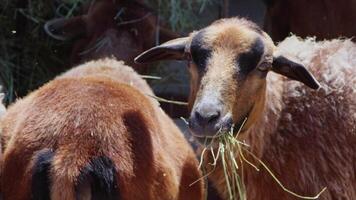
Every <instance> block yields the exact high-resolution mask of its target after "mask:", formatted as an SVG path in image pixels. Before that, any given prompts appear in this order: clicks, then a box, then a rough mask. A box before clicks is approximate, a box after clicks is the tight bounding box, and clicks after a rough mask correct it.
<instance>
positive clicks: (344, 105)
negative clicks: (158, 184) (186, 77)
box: [136, 18, 356, 200]
mask: <svg viewBox="0 0 356 200" xmlns="http://www.w3.org/2000/svg"><path fill="white" fill-rule="evenodd" d="M294 38H295V37H294ZM287 55H289V56H294V57H298V58H300V59H302V60H303V61H302V62H303V64H305V65H306V66H308V69H307V68H305V67H304V65H303V64H301V63H298V62H296V61H292V60H291V59H290V58H287V57H286V56H287ZM355 58H356V45H355V44H354V43H352V42H351V41H350V40H345V41H342V40H335V41H331V42H323V43H316V42H313V41H312V40H307V41H305V42H303V41H300V40H298V39H294V42H290V41H285V42H283V43H282V44H280V45H279V46H278V47H275V46H274V44H273V42H272V40H271V39H270V37H269V36H268V35H267V34H266V33H264V32H263V31H262V30H260V29H259V28H258V27H257V26H256V25H255V24H253V23H252V22H249V21H247V20H244V19H239V18H231V19H222V20H219V21H217V22H215V23H213V24H212V25H210V26H208V27H207V28H204V29H202V30H199V31H197V32H193V33H192V34H190V36H189V37H186V38H180V39H176V40H173V41H170V42H167V43H165V44H162V45H160V46H158V47H154V48H152V49H150V50H148V51H146V52H144V53H143V54H142V55H140V56H139V57H137V58H136V61H137V62H152V61H157V60H162V59H188V60H190V59H192V62H190V68H189V69H190V72H191V98H190V103H191V108H192V112H191V117H190V120H189V125H190V129H191V132H192V134H193V135H195V136H196V137H197V138H200V139H202V140H204V139H205V138H208V139H211V138H212V137H216V135H217V134H223V131H224V130H225V131H228V130H230V128H231V127H233V126H234V128H235V129H234V130H235V134H236V130H239V128H240V126H241V125H242V121H243V120H244V119H246V118H247V121H246V123H245V125H244V126H243V127H242V131H241V132H240V134H239V136H238V139H239V140H241V141H245V142H246V143H247V144H249V145H250V151H252V152H253V153H254V154H255V155H256V156H257V157H258V158H259V159H261V160H262V161H264V162H265V163H267V165H268V167H269V168H270V169H272V171H273V172H274V173H275V174H276V175H277V177H278V178H279V180H280V181H281V182H282V183H283V184H284V185H285V187H287V188H289V189H291V190H292V191H294V192H296V193H298V194H301V195H309V196H310V195H315V194H317V193H318V192H319V191H320V190H321V189H323V188H324V187H327V190H326V191H325V192H324V193H323V194H322V195H321V197H320V199H327V200H331V199H349V200H351V199H356V189H355V188H356V170H355V169H356V153H355V152H356V145H355V144H356V114H355V113H356V89H355V85H356V79H355V77H356V59H355ZM308 70H310V71H311V72H313V74H315V76H316V79H317V80H320V82H321V86H322V87H321V88H320V89H319V90H317V91H313V90H310V89H307V88H305V86H303V85H302V84H300V82H302V83H304V84H305V85H306V86H308V87H310V88H313V89H318V88H319V86H320V85H319V83H318V81H316V79H315V78H314V77H313V75H312V74H311V73H310V72H309V71H308ZM270 71H272V72H275V73H272V72H271V73H268V72H270ZM267 74H268V76H267ZM277 74H280V75H283V76H285V77H288V78H290V79H293V80H296V81H290V80H288V79H285V78H284V77H282V76H279V75H277ZM297 81H298V82H297ZM220 130H222V132H220ZM235 155H238V154H235ZM250 159H252V158H250ZM252 160H253V159H252ZM256 165H257V166H258V167H259V168H260V169H261V171H260V172H256V171H255V169H253V168H252V167H250V166H247V167H245V184H246V190H247V199H253V200H266V199H270V200H272V199H273V200H274V199H283V200H285V199H295V197H294V196H292V195H291V194H289V193H287V192H285V191H283V190H282V188H281V187H279V186H278V184H277V183H276V182H275V181H274V180H273V178H272V177H271V176H270V175H269V174H268V173H267V171H266V170H264V169H263V167H262V166H261V165H259V163H256ZM210 180H211V182H212V183H213V184H214V186H215V187H216V189H217V190H218V192H219V194H220V196H221V197H222V198H223V199H227V198H228V191H227V186H226V183H225V177H224V172H223V168H222V166H221V165H219V164H218V166H217V168H216V170H215V172H214V173H212V174H211V175H210Z"/></svg>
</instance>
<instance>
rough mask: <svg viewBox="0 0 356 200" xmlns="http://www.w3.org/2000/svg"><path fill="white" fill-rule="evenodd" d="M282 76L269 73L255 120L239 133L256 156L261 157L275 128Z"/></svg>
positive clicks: (278, 111) (279, 110)
mask: <svg viewBox="0 0 356 200" xmlns="http://www.w3.org/2000/svg"><path fill="white" fill-rule="evenodd" d="M282 93H283V84H282V78H281V77H280V76H278V75H276V74H273V73H271V74H269V76H268V77H267V86H266V92H265V98H264V100H263V101H264V102H263V108H262V109H261V114H260V116H259V117H258V119H256V122H255V123H254V124H253V125H252V126H251V127H250V128H249V130H247V131H246V132H245V133H242V134H241V138H239V139H240V140H244V141H245V143H246V144H248V145H250V147H249V150H250V151H251V152H253V154H255V155H256V156H257V157H259V158H260V157H261V156H262V155H263V152H264V148H265V146H266V145H269V143H270V139H271V137H272V135H273V133H274V132H275V131H276V129H277V125H278V121H279V117H280V113H281V110H282V108H283V103H282Z"/></svg>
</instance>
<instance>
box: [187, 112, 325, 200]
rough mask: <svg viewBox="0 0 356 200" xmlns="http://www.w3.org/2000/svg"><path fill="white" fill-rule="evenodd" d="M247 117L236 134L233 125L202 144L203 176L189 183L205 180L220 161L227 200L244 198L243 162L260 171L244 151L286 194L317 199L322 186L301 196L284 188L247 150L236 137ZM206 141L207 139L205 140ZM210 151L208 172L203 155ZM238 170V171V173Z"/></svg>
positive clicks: (245, 145)
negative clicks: (313, 193)
mask: <svg viewBox="0 0 356 200" xmlns="http://www.w3.org/2000/svg"><path fill="white" fill-rule="evenodd" d="M246 121H247V118H245V120H244V121H243V123H242V125H241V126H240V128H239V130H238V131H237V134H236V135H235V136H234V134H233V133H234V127H232V128H231V130H230V132H228V133H218V134H217V136H216V137H214V138H213V139H212V140H211V141H210V143H209V144H206V143H205V144H204V146H205V148H204V149H203V151H202V153H201V156H200V163H199V169H201V170H202V171H203V174H204V175H203V176H202V177H201V178H199V179H198V180H196V181H195V182H193V183H191V184H190V185H193V184H195V183H196V182H198V181H202V180H205V179H206V178H207V177H208V176H209V175H210V174H212V173H213V172H214V170H215V169H216V166H217V164H218V162H221V164H222V167H223V170H224V177H225V182H226V187H227V191H228V194H229V198H228V199H229V200H235V199H240V200H246V199H247V194H246V187H245V184H244V163H246V164H248V165H250V166H251V167H253V168H254V169H255V170H256V171H260V169H259V168H258V167H257V166H256V165H255V164H253V163H252V162H251V161H249V160H248V159H247V158H246V157H245V153H246V154H248V155H250V156H251V158H253V159H254V160H255V161H256V162H257V163H258V164H259V166H262V167H263V168H264V169H265V170H266V171H267V172H268V174H269V175H270V176H271V177H272V178H273V180H274V181H275V182H276V183H277V184H278V185H279V186H280V187H281V188H282V189H283V190H284V191H285V192H287V193H288V194H290V195H292V196H294V197H297V198H300V199H318V198H319V196H320V195H321V194H322V193H323V192H324V191H325V190H326V187H324V188H323V189H322V190H321V191H320V192H319V193H318V194H317V195H315V196H303V195H299V194H297V193H295V192H293V191H291V190H289V189H288V188H286V187H285V186H284V185H283V184H282V183H281V181H280V180H279V179H278V178H277V177H276V175H275V174H274V173H273V172H272V170H271V169H269V167H268V166H267V165H266V164H265V163H264V162H263V161H262V160H260V159H259V158H258V157H257V156H256V155H254V154H253V153H252V152H251V151H250V150H249V145H248V144H246V143H245V142H243V141H239V140H238V139H237V137H238V135H239V133H240V132H241V129H242V127H243V126H244V124H245V122H246ZM206 141H207V140H206ZM214 142H218V146H217V147H218V149H217V150H215V147H216V146H214V147H213V144H214ZM207 152H210V153H211V156H212V158H213V162H210V163H208V164H209V165H211V166H212V167H213V168H212V170H210V171H209V172H207V171H206V169H205V166H203V162H204V155H205V154H206V153H207ZM239 171H240V173H239Z"/></svg>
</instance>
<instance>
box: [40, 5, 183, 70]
mask: <svg viewBox="0 0 356 200" xmlns="http://www.w3.org/2000/svg"><path fill="white" fill-rule="evenodd" d="M85 7H86V8H85ZM83 13H84V14H82V15H79V16H75V17H72V18H69V19H67V18H57V19H53V20H50V21H48V22H47V23H46V24H45V26H44V27H45V31H46V33H47V34H48V35H50V36H51V37H53V38H55V39H58V40H63V41H64V40H69V39H72V40H73V47H72V52H71V56H70V65H71V66H73V65H75V64H78V63H82V62H84V61H88V60H91V59H97V58H103V57H108V56H114V57H115V58H116V59H118V60H123V61H124V62H125V63H126V64H128V65H130V66H133V67H134V68H135V69H136V70H137V71H138V72H143V71H145V68H144V67H143V65H138V64H135V63H134V62H133V58H134V57H135V56H137V55H138V54H139V53H141V52H142V51H143V50H144V49H148V48H150V47H152V46H154V45H156V44H157V43H161V42H165V41H167V40H170V39H174V38H176V37H178V36H179V35H178V34H176V33H174V32H172V31H169V30H167V29H165V28H162V27H160V26H159V19H158V17H157V16H156V15H155V13H154V11H153V10H151V9H149V8H148V7H147V6H146V5H144V4H143V1H142V0H138V1H128V0H115V1H113V0H102V1H92V2H90V4H89V5H85V6H84V7H83Z"/></svg>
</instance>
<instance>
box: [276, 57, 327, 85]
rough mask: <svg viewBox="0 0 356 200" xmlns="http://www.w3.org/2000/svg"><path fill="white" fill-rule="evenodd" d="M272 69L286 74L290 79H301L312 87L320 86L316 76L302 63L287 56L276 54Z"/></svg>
mask: <svg viewBox="0 0 356 200" xmlns="http://www.w3.org/2000/svg"><path fill="white" fill-rule="evenodd" d="M272 71H274V72H276V73H278V74H281V75H284V76H286V77H288V78H290V79H293V80H296V81H300V82H302V83H304V84H305V85H306V86H308V87H310V88H312V89H318V88H319V87H320V84H319V82H318V81H317V80H316V79H315V78H314V76H313V75H312V74H311V73H310V72H309V71H308V70H307V69H306V68H305V67H304V66H303V65H302V64H300V63H297V62H295V61H292V60H290V59H288V58H287V57H285V56H281V55H279V56H274V57H273V63H272Z"/></svg>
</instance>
